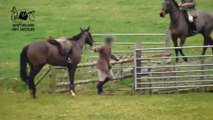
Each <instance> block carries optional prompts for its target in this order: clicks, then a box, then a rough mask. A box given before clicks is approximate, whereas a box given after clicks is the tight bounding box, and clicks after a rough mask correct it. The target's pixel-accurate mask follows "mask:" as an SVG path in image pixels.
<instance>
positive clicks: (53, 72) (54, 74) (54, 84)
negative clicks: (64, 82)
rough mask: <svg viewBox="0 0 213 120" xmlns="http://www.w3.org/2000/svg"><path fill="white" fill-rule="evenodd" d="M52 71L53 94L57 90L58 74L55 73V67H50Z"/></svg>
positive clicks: (51, 86) (51, 85) (51, 84)
mask: <svg viewBox="0 0 213 120" xmlns="http://www.w3.org/2000/svg"><path fill="white" fill-rule="evenodd" d="M50 70H51V76H50V78H51V80H50V81H51V83H50V89H51V92H52V93H54V92H55V88H56V72H55V67H54V66H50Z"/></svg>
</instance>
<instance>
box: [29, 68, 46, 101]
mask: <svg viewBox="0 0 213 120" xmlns="http://www.w3.org/2000/svg"><path fill="white" fill-rule="evenodd" d="M44 65H45V64H41V65H36V66H31V69H30V74H29V82H28V84H29V90H30V92H31V95H32V97H33V98H36V86H35V83H34V78H35V76H36V75H37V74H38V73H39V72H40V71H41V69H42V68H43V66H44Z"/></svg>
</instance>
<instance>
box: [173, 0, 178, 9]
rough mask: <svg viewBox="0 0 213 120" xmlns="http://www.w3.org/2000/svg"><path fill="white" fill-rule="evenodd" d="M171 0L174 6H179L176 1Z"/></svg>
mask: <svg viewBox="0 0 213 120" xmlns="http://www.w3.org/2000/svg"><path fill="white" fill-rule="evenodd" d="M172 1H173V3H174V4H175V6H176V7H177V8H179V5H178V3H177V2H176V1H175V0H172Z"/></svg>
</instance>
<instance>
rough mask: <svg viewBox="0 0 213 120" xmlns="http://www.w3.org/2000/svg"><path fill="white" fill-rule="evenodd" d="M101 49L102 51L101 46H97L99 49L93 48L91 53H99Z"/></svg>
mask: <svg viewBox="0 0 213 120" xmlns="http://www.w3.org/2000/svg"><path fill="white" fill-rule="evenodd" d="M103 49H104V47H103V46H99V47H95V48H93V51H94V52H99V51H101V50H103Z"/></svg>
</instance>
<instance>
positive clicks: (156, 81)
mask: <svg viewBox="0 0 213 120" xmlns="http://www.w3.org/2000/svg"><path fill="white" fill-rule="evenodd" d="M211 47H213V46H206V48H209V50H211ZM202 48H203V46H187V47H182V49H183V50H184V52H186V54H187V55H188V56H186V57H187V58H188V62H183V60H182V58H184V57H182V56H179V57H175V55H172V53H173V51H174V50H175V49H180V47H177V48H175V47H163V48H143V47H142V45H141V43H136V44H135V51H134V66H135V67H134V71H135V72H134V79H135V80H134V87H135V90H140V91H141V92H143V93H148V94H152V93H165V92H166V93H168V92H184V91H186V90H187V91H188V90H192V91H197V90H199V91H200V90H201V91H204V90H205V89H206V88H209V87H212V86H213V55H212V52H210V51H209V52H208V53H207V54H206V55H204V56H203V55H199V54H200V53H201V50H202ZM156 53H162V54H159V55H157V56H156V55H153V54H156ZM145 56H146V57H145ZM176 58H179V61H180V62H179V63H176V62H175V61H176V60H175V59H176Z"/></svg>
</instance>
